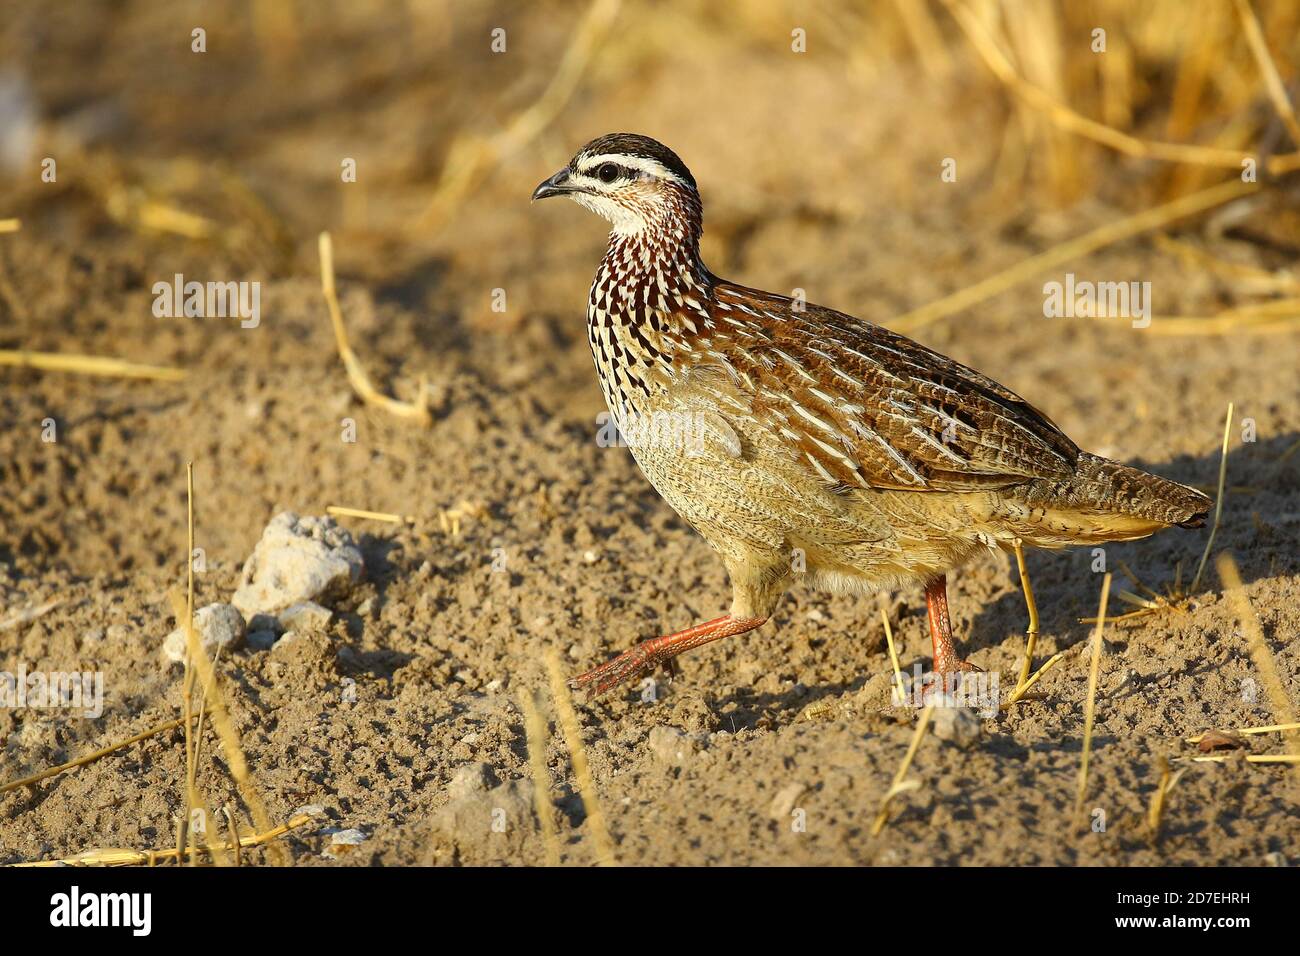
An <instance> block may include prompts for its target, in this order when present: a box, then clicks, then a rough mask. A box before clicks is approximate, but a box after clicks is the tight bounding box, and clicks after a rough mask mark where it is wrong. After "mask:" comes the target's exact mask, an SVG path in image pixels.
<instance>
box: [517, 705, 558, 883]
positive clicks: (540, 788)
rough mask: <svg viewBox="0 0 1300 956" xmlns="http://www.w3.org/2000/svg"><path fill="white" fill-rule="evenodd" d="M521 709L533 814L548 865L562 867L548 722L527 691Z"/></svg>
mask: <svg viewBox="0 0 1300 956" xmlns="http://www.w3.org/2000/svg"><path fill="white" fill-rule="evenodd" d="M519 706H520V707H521V709H522V710H523V714H524V735H525V736H526V738H527V740H528V766H529V769H530V770H531V771H532V774H533V811H534V812H535V813H536V814H537V819H538V821H539V822H540V823H541V825H542V844H543V846H544V847H545V848H546V865H547V866H559V865H560V836H559V832H558V831H557V829H556V826H555V808H554V807H553V806H552V805H551V795H550V789H549V788H548V786H547V783H548V782H549V781H550V779H551V773H550V771H549V770H547V769H546V742H547V739H548V737H549V734H548V733H547V730H546V721H545V720H543V719H542V714H541V711H539V710H538V709H537V701H536V699H535V698H534V697H533V692H532V691H531V690H529V689H527V688H525V689H524V690H523V691H521V692H520V694H519Z"/></svg>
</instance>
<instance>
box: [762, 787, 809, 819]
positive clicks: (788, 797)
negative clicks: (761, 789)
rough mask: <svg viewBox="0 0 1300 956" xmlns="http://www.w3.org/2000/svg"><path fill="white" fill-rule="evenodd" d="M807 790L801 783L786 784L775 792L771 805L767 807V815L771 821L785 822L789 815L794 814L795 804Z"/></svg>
mask: <svg viewBox="0 0 1300 956" xmlns="http://www.w3.org/2000/svg"><path fill="white" fill-rule="evenodd" d="M806 789H807V787H805V786H804V785H803V784H802V783H788V784H786V785H785V786H784V787H782V788H781V789H780V790H778V791H777V794H776V796H775V797H773V798H772V804H771V806H769V807H768V810H767V812H768V815H769V816H771V818H772V819H773V820H787V819H789V817H790V814H791V813H793V812H794V808H795V804H797V803H798V802H799V798H800V797H802V796H803V793H804V791H805V790H806Z"/></svg>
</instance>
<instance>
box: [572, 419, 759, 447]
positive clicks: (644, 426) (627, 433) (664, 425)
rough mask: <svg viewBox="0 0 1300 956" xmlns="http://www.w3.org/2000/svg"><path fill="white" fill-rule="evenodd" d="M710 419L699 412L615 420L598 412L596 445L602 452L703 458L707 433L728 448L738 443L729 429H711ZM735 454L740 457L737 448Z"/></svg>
mask: <svg viewBox="0 0 1300 956" xmlns="http://www.w3.org/2000/svg"><path fill="white" fill-rule="evenodd" d="M710 418H711V416H708V415H705V414H702V413H698V412H669V411H657V412H642V413H637V412H625V413H624V414H623V415H621V416H619V417H618V418H616V417H615V416H614V415H612V414H610V413H609V412H601V413H600V414H599V415H597V416H596V425H597V426H598V429H597V432H596V444H597V445H599V446H600V447H601V448H616V447H617V448H633V449H647V450H648V449H654V450H656V451H659V452H670V453H675V454H681V455H685V456H686V457H687V458H696V457H699V456H700V455H702V454H704V450H705V436H706V434H707V433H708V432H709V431H710V430H712V431H713V433H714V435H715V436H716V437H717V438H719V439H721V440H723V441H725V442H727V443H728V444H731V443H733V441H734V443H736V444H738V443H739V439H737V438H735V434H734V432H730V429H726V431H724V430H723V429H722V428H721V427H719V425H718V424H717V423H716V421H715V423H714V424H713V425H712V426H711V425H710ZM620 419H621V421H620ZM735 454H739V448H737V449H736V450H735Z"/></svg>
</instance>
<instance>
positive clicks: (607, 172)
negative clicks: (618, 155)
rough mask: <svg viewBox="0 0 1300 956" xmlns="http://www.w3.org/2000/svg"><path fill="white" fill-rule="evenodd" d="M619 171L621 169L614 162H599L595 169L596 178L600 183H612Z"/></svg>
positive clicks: (620, 171)
mask: <svg viewBox="0 0 1300 956" xmlns="http://www.w3.org/2000/svg"><path fill="white" fill-rule="evenodd" d="M621 173H622V170H621V169H619V168H618V166H617V165H616V164H615V163H601V164H600V167H599V168H598V169H597V170H596V178H597V179H599V180H600V181H601V182H602V183H612V182H613V181H614V180H616V179H618V177H619V175H620V174H621Z"/></svg>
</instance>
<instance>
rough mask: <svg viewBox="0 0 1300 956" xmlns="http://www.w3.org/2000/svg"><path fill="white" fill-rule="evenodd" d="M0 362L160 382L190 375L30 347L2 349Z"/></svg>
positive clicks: (42, 368)
mask: <svg viewBox="0 0 1300 956" xmlns="http://www.w3.org/2000/svg"><path fill="white" fill-rule="evenodd" d="M0 365H8V366H11V367H15V368H34V369H40V370H41V371H44V372H81V373H83V374H85V375H108V376H112V377H114V378H145V379H152V380H154V381H159V382H179V381H180V380H181V379H183V378H185V376H186V375H187V374H188V373H187V372H186V371H185V369H182V368H168V367H166V366H163V365H142V364H140V363H138V362H128V361H126V360H124V359H116V358H106V357H104V356H102V355H68V354H64V353H61V352H32V351H29V350H28V349H0Z"/></svg>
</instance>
